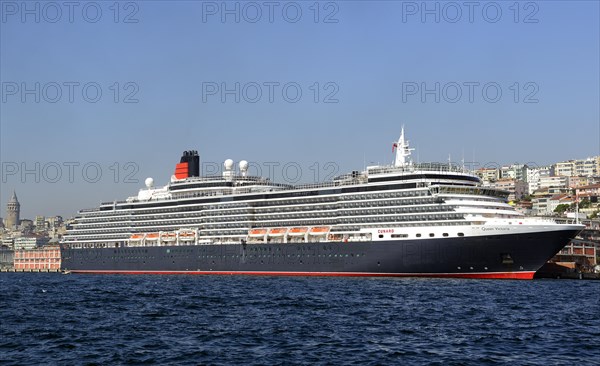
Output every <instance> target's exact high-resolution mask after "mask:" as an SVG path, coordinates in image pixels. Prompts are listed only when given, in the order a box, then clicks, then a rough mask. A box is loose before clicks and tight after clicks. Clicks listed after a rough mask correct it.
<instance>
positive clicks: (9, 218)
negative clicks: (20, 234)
mask: <svg viewBox="0 0 600 366" xmlns="http://www.w3.org/2000/svg"><path fill="white" fill-rule="evenodd" d="M20 214H21V204H20V203H19V200H18V199H17V194H16V193H15V192H14V191H13V195H12V197H11V198H10V201H8V203H7V204H6V219H5V223H6V225H5V226H6V228H8V229H16V228H17V226H19V223H20V219H19V216H20Z"/></svg>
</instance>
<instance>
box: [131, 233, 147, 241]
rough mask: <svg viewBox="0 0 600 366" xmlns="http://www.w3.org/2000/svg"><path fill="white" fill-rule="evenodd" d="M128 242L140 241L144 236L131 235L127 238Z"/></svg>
mask: <svg viewBox="0 0 600 366" xmlns="http://www.w3.org/2000/svg"><path fill="white" fill-rule="evenodd" d="M129 239H130V240H142V239H144V234H133V235H131V237H129Z"/></svg>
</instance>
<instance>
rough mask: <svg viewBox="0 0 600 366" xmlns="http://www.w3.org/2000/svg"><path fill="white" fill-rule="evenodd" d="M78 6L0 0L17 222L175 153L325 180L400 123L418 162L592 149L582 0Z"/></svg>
mask: <svg viewBox="0 0 600 366" xmlns="http://www.w3.org/2000/svg"><path fill="white" fill-rule="evenodd" d="M75 3H76V5H74V7H73V8H72V9H71V10H72V18H71V19H70V18H69V17H70V14H69V11H70V9H68V8H66V7H65V6H64V5H61V4H62V2H56V3H47V2H35V1H29V2H26V3H25V4H26V5H25V6H26V7H27V8H23V5H22V4H24V3H22V2H20V1H19V2H11V1H4V0H2V1H1V2H0V5H1V8H0V11H1V14H0V15H1V19H0V42H1V43H0V73H1V74H0V79H1V82H2V88H1V92H2V100H1V103H0V108H1V109H0V160H1V161H2V164H3V165H2V172H3V177H2V181H1V182H0V184H1V187H2V188H1V192H0V207H1V213H0V215H1V216H4V207H5V205H6V201H7V200H8V199H9V198H10V195H11V193H12V190H13V189H16V191H17V194H18V196H19V199H20V201H21V204H22V216H24V217H29V218H31V217H33V216H35V215H38V214H41V215H46V216H49V215H54V214H59V215H63V216H65V217H70V216H72V215H73V214H74V213H75V212H76V211H77V210H78V209H80V208H86V207H94V206H96V205H97V204H98V203H99V202H102V201H111V200H113V199H123V198H125V197H127V196H129V195H133V194H135V193H136V192H137V190H138V189H139V188H140V187H141V186H142V185H143V181H144V179H145V178H146V177H149V176H151V177H153V178H154V180H155V182H156V183H157V184H164V183H166V182H167V181H168V179H169V177H170V175H171V174H172V173H173V170H174V166H175V163H177V162H178V159H179V157H180V154H181V152H182V151H183V150H185V149H196V150H198V151H199V153H200V155H201V160H202V161H203V162H204V164H206V165H207V166H208V167H209V168H210V167H212V166H213V165H211V164H213V163H214V164H221V162H222V161H223V160H225V159H227V158H231V159H233V160H235V161H239V160H241V159H246V160H249V161H251V162H253V163H254V165H253V166H254V167H256V166H260V167H261V168H262V172H263V175H269V174H268V170H269V168H268V166H269V165H271V166H274V168H273V169H274V170H273V172H274V173H273V176H274V178H276V179H278V180H280V179H282V177H283V175H284V173H283V167H284V166H286V164H288V165H287V166H286V167H288V170H287V175H286V177H287V178H286V179H287V180H289V181H293V180H296V179H298V180H299V181H301V182H312V181H315V180H322V179H323V178H325V177H327V176H328V175H330V174H333V173H335V172H338V173H343V172H345V171H349V170H353V169H361V168H362V167H363V166H364V165H365V164H367V165H369V164H371V163H372V162H375V163H377V162H379V163H389V162H391V160H392V158H393V157H392V155H391V142H392V141H393V140H394V139H396V138H397V137H398V135H399V132H400V127H401V125H402V124H404V125H405V126H406V130H407V135H408V137H409V139H410V140H411V142H412V145H413V147H415V148H417V151H416V152H415V153H414V156H413V158H414V159H415V160H417V159H418V160H420V161H445V160H447V159H448V156H449V155H450V156H451V158H452V160H453V161H459V160H461V158H462V156H463V155H464V157H465V160H467V161H471V160H474V161H476V162H477V164H479V165H484V164H486V163H490V162H497V163H500V164H503V163H512V162H522V163H524V162H534V163H536V164H539V165H543V164H548V163H552V162H555V161H561V160H566V159H573V158H585V157H588V156H593V155H599V154H600V123H599V121H600V116H599V113H600V106H599V100H600V95H599V84H600V76H599V68H600V60H599V54H600V51H599V44H600V39H599V38H600V26H599V22H598V20H599V15H600V10H599V5H598V2H596V1H568V2H567V1H538V2H520V3H518V6H517V7H515V6H514V2H513V1H510V2H475V5H474V7H473V9H471V10H472V11H473V12H472V18H471V19H470V17H469V10H470V9H469V8H467V7H465V6H464V5H461V4H463V2H450V3H449V2H428V3H427V5H426V6H427V7H428V8H427V9H423V8H422V5H421V4H422V2H420V1H419V2H402V1H397V2H394V1H370V2H367V1H339V2H319V3H318V4H317V5H318V6H315V2H313V1H308V2H302V1H300V2H274V5H272V6H273V8H272V10H273V13H272V18H271V19H270V14H269V11H270V8H269V7H268V6H267V5H265V3H264V2H251V3H248V2H235V1H228V2H221V1H218V2H201V1H169V2H167V1H137V2H120V3H118V7H117V8H118V12H117V8H115V7H114V2H113V1H109V2H103V1H99V2H95V3H88V2H75ZM48 4H50V5H48ZM36 6H37V8H36ZM223 6H224V7H226V9H223ZM436 6H437V8H436ZM236 7H237V8H236ZM457 7H458V8H459V9H460V12H461V13H460V14H459V13H458V11H459V10H458V9H457ZM58 8H60V10H57V9H58ZM257 8H258V9H260V11H261V14H260V17H259V16H258V13H257ZM317 8H318V12H317ZM84 9H85V11H84ZM238 9H239V10H238ZM284 9H285V13H284ZM298 9H300V11H301V14H299V13H298ZM484 9H485V11H484ZM98 10H100V11H101V14H99V13H98V12H97V11H98ZM223 10H225V11H227V10H229V13H226V14H225V15H223ZM427 10H430V12H427ZM498 10H500V12H501V13H498ZM59 11H60V14H59ZM98 14H99V15H98ZM223 16H224V18H223ZM236 16H237V17H238V18H239V22H236ZM423 16H424V18H423ZM436 16H437V17H438V19H437V20H438V21H437V22H436ZM36 17H38V19H36ZM36 20H39V22H36ZM115 20H116V22H115ZM315 20H316V22H315ZM253 21H255V22H253ZM36 83H38V84H36ZM236 83H238V84H239V89H238V91H237V92H236V91H235V86H236ZM36 85H38V86H37V89H36ZM436 85H437V90H436ZM84 86H86V92H85V93H84V92H83V87H84ZM257 86H258V88H260V93H261V94H260V96H259V95H258V94H257V91H258V90H259V89H258V88H257ZM284 86H286V93H285V94H284V93H283V89H284ZM484 86H485V90H486V92H485V93H484V92H483V89H484ZM215 88H217V90H215ZM270 88H272V89H270ZM415 88H416V89H415ZM27 89H30V90H33V92H30V93H29V94H28V92H27V91H26V90H27ZM224 89H231V90H234V92H231V93H229V94H227V93H223V90H224ZM426 89H430V90H432V91H431V92H429V94H427V93H423V90H426ZM36 90H37V91H36ZM98 90H100V91H101V93H102V94H101V96H97V95H96V91H98ZM298 90H300V91H301V93H302V94H301V96H298V95H297V94H296V92H297V91H298ZM470 90H472V91H473V94H472V96H469V91H470ZM57 91H60V96H59V95H58V94H57ZM69 91H72V92H73V95H72V100H70V99H69V98H70V96H69ZM116 91H118V94H117V93H116ZM269 91H272V92H273V95H272V96H271V98H272V100H269ZM316 91H318V94H317V93H316ZM458 91H460V95H459V94H457V92H458ZM497 91H500V92H501V95H497V94H496V93H497ZM36 93H39V102H38V101H36V100H35V98H36V95H35V94H36ZM236 94H237V95H236ZM236 97H238V98H239V102H236V100H235V98H236ZM436 97H437V98H439V102H436V100H435V99H436ZM223 98H224V100H223ZM96 99H97V101H96V102H93V101H94V100H96ZM295 99H298V100H297V101H296V102H293V101H294V100H295ZM315 99H316V101H315ZM115 100H116V101H117V102H116V101H115ZM125 100H127V101H129V102H132V101H133V102H134V103H124V101H125ZM136 100H137V102H135V101H136ZM252 101H255V102H254V103H252ZM324 101H328V102H333V103H325V102H324ZM335 101H337V102H335ZM525 101H527V102H528V103H525ZM329 162H333V163H334V164H335V165H332V164H329V165H327V163H329ZM36 163H37V164H39V165H37V166H36ZM77 164H78V165H77ZM86 164H87V165H86ZM274 164H275V165H274ZM276 164H279V165H276ZM69 166H71V167H72V168H71V169H72V170H71V172H69ZM290 166H291V168H290ZM84 167H85V169H86V172H84ZM297 167H300V168H301V169H302V173H301V175H300V176H299V177H298V178H296V176H297V175H298V174H297V171H296V170H297ZM332 167H333V168H332ZM23 168H25V169H29V170H30V172H29V173H27V174H25V175H23V174H22V173H23ZM98 168H99V169H100V170H101V175H100V176H98V177H96V175H97V174H96V173H97V171H98ZM15 169H16V171H15ZM251 171H252V170H251ZM254 171H257V168H254ZM117 172H118V174H117ZM317 172H318V174H317ZM69 173H72V177H69ZM128 174H130V176H128ZM136 180H137V183H135V181H136ZM132 181H133V182H132Z"/></svg>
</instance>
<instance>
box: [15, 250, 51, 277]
mask: <svg viewBox="0 0 600 366" xmlns="http://www.w3.org/2000/svg"><path fill="white" fill-rule="evenodd" d="M60 262H61V256H60V247H59V246H58V245H46V246H44V247H41V248H36V249H32V250H24V249H16V250H15V254H14V267H15V269H16V270H54V271H58V270H59V269H60Z"/></svg>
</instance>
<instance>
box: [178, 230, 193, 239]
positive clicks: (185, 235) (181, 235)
mask: <svg viewBox="0 0 600 366" xmlns="http://www.w3.org/2000/svg"><path fill="white" fill-rule="evenodd" d="M195 238H196V233H195V232H193V231H183V232H180V233H179V239H181V240H194V239H195Z"/></svg>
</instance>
